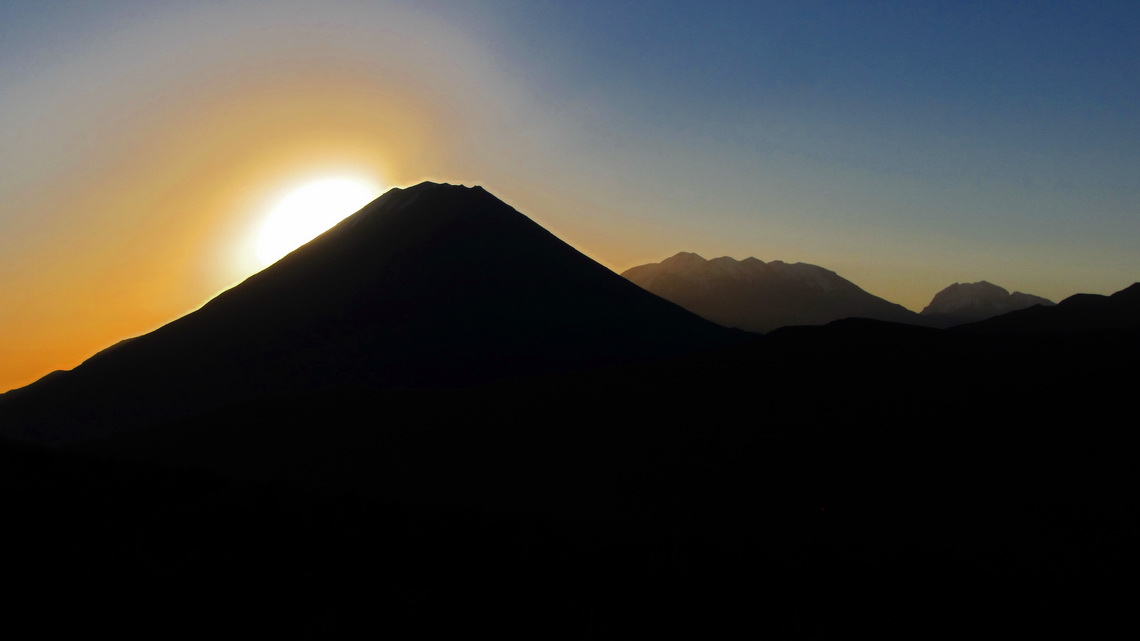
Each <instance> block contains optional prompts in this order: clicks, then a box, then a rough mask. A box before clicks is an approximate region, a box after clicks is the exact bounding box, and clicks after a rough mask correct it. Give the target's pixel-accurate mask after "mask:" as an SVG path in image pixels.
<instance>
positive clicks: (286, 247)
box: [254, 178, 382, 267]
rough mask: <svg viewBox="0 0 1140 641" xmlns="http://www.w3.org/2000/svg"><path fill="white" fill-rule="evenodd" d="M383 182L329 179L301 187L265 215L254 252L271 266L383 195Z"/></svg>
mask: <svg viewBox="0 0 1140 641" xmlns="http://www.w3.org/2000/svg"><path fill="white" fill-rule="evenodd" d="M381 191H382V190H381V188H380V186H379V185H376V184H374V183H370V182H368V181H366V180H360V179H356V178H326V179H323V180H318V181H314V182H311V183H308V184H306V185H304V186H301V187H298V188H296V189H294V190H293V191H291V192H289V193H288V194H286V195H285V197H284V198H282V199H281V200H280V201H279V202H278V203H277V204H276V205H275V206H274V207H273V209H272V210H271V211H270V212H269V214H268V215H267V216H266V217H265V220H264V222H262V224H261V228H260V231H259V232H258V234H257V241H256V244H255V246H254V252H255V253H256V255H257V259H258V261H259V262H260V263H261V265H262V266H263V267H264V266H268V265H272V264H273V263H275V262H277V261H278V260H280V259H281V258H282V257H283V256H285V255H286V254H288V253H289V252H291V251H293V250H294V249H296V248H298V247H300V246H301V245H304V244H305V243H307V242H309V241H310V240H312V239H313V238H315V237H317V236H319V235H320V234H321V233H322V232H324V231H325V230H327V229H329V228H330V227H332V226H333V225H335V224H337V223H338V222H340V221H341V220H344V219H345V218H347V217H348V216H350V215H352V214H354V213H356V212H357V211H358V210H359V209H360V208H361V207H363V206H365V205H367V204H368V203H370V202H372V201H373V200H374V199H376V198H377V197H378V196H380V193H381Z"/></svg>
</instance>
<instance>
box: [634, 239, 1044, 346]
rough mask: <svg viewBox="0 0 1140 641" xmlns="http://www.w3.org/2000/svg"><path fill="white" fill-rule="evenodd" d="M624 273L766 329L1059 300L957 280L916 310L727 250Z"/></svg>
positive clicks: (690, 304) (740, 323) (839, 281)
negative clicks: (729, 253)
mask: <svg viewBox="0 0 1140 641" xmlns="http://www.w3.org/2000/svg"><path fill="white" fill-rule="evenodd" d="M622 276H624V277H625V278H627V279H629V280H630V281H632V282H634V283H636V284H638V285H640V286H641V287H643V288H645V289H646V290H648V291H651V292H653V293H654V294H657V295H658V296H660V297H662V298H664V299H666V300H670V301H672V302H674V303H677V304H678V305H680V306H681V307H684V308H685V309H687V310H689V311H691V312H693V313H695V314H697V315H699V316H701V317H703V318H706V319H708V320H711V321H713V322H715V323H718V324H720V325H724V326H726V327H738V328H740V329H744V330H748V331H752V332H763V333H766V332H770V331H772V330H774V329H778V328H780V327H787V326H793V325H824V324H826V323H830V322H831V321H835V320H840V319H843V318H870V319H875V320H882V321H888V322H895V323H909V324H914V325H924V326H927V327H951V326H953V325H959V324H962V323H969V322H975V321H980V320H983V319H986V318H990V317H993V316H997V315H1000V314H1004V313H1007V312H1011V311H1014V310H1017V309H1024V308H1026V307H1031V306H1033V305H1052V304H1053V303H1052V301H1049V300H1047V299H1045V298H1042V297H1040V296H1033V295H1030V294H1023V293H1021V292H1014V293H1013V294H1010V293H1009V292H1008V291H1006V290H1005V289H1002V288H1001V287H998V286H996V285H991V284H990V283H987V282H985V281H982V282H979V283H965V284H959V283H954V284H953V285H951V286H949V287H947V288H946V289H944V290H942V291H941V292H938V293H937V294H936V295H935V296H934V299H933V300H932V301H931V302H930V305H928V306H927V307H926V308H925V309H923V310H922V312H921V314H916V313H914V312H912V311H910V310H909V309H906V308H905V307H903V306H902V305H898V304H896V303H892V302H890V301H887V300H884V299H882V298H879V297H878V296H874V295H872V294H869V293H867V292H866V291H864V290H863V289H861V288H860V287H859V286H857V285H855V284H854V283H852V282H851V281H849V280H847V279H845V278H843V277H841V276H839V275H838V274H836V273H835V272H833V271H830V270H827V269H824V268H822V267H818V266H816V265H809V264H806V263H791V264H789V263H785V262H783V261H779V260H776V261H772V262H769V263H765V262H764V261H761V260H759V259H756V258H746V259H744V260H740V261H738V260H735V259H732V258H729V257H727V256H725V257H721V258H714V259H712V260H705V259H704V258H702V257H701V256H698V255H697V254H694V253H691V252H681V253H679V254H677V255H675V256H672V257H671V258H667V259H665V260H663V261H661V262H660V263H650V264H647V265H640V266H638V267H633V268H631V269H629V270H626V271H625V272H623V273H622Z"/></svg>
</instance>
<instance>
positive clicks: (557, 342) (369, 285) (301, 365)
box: [5, 182, 738, 441]
mask: <svg viewBox="0 0 1140 641" xmlns="http://www.w3.org/2000/svg"><path fill="white" fill-rule="evenodd" d="M734 340H738V337H737V335H735V334H732V333H730V332H727V331H726V330H723V329H722V328H719V327H717V326H715V325H713V324H711V323H708V322H706V321H704V320H702V319H700V318H698V317H697V316H695V315H693V314H690V313H689V312H686V311H685V310H683V309H681V308H679V307H677V306H675V305H673V304H671V303H669V302H667V301H664V300H661V299H659V298H657V297H655V296H653V295H651V294H649V293H647V292H645V291H643V290H642V289H640V288H638V287H637V286H635V285H633V284H632V283H629V282H628V281H626V280H625V279H623V278H621V277H619V276H618V275H616V274H614V273H613V272H611V271H610V270H608V269H607V268H605V267H603V266H602V265H599V264H598V263H596V262H594V261H593V260H591V259H590V258H588V257H586V256H584V255H583V254H581V253H580V252H578V251H577V250H576V249H574V248H573V247H571V246H570V245H567V244H566V243H565V242H563V241H561V240H560V239H558V238H557V237H555V236H554V235H553V234H551V233H550V232H548V231H547V230H545V229H543V228H542V227H541V226H540V225H538V224H537V223H535V222H534V221H532V220H531V219H529V218H527V217H526V216H524V215H523V214H521V213H519V212H518V211H516V210H515V209H514V208H512V207H511V206H509V205H507V204H506V203H504V202H502V201H501V200H499V199H497V198H495V197H494V196H492V195H491V194H490V193H489V192H487V191H486V190H484V189H482V188H479V187H464V186H457V185H447V184H437V183H430V182H425V183H420V184H419V185H415V186H414V187H409V188H406V189H393V190H391V191H389V192H387V193H385V194H384V195H383V196H381V197H379V198H377V199H376V200H375V201H373V202H372V203H370V204H369V205H367V206H365V207H364V208H363V209H361V210H360V211H359V212H357V213H355V214H353V215H352V216H349V217H348V218H346V219H345V220H343V221H341V222H340V223H339V224H337V225H336V226H334V227H333V228H332V229H330V230H329V231H327V232H325V233H324V234H322V235H320V236H318V237H317V238H315V239H314V240H313V241H311V242H309V243H307V244H306V245H304V246H302V247H300V248H298V249H297V250H295V251H294V252H292V253H291V254H289V255H288V256H286V257H285V258H283V259H281V260H280V261H278V262H277V263H275V264H273V265H271V266H270V267H268V268H266V269H265V270H263V271H262V272H260V273H258V274H255V275H254V276H251V277H250V278H248V279H246V281H244V282H243V283H241V284H240V285H238V286H236V287H234V288H233V289H230V290H228V291H226V292H224V293H223V294H221V295H219V296H218V297H216V298H215V299H214V300H212V301H210V302H209V303H207V304H206V305H204V306H203V307H202V308H201V309H199V310H197V311H196V312H194V313H192V314H189V315H187V316H185V317H183V318H180V319H178V320H176V321H174V322H172V323H170V324H168V325H166V326H164V327H162V328H160V329H158V330H156V331H154V332H151V333H150V334H147V335H145V336H140V337H138V338H136V339H134V340H131V341H129V342H126V343H123V344H120V345H118V346H116V347H115V348H114V349H112V350H106V351H105V352H103V353H100V354H98V355H96V356H95V357H93V358H91V359H89V360H88V361H87V362H85V363H84V364H83V365H81V366H80V367H78V368H76V369H75V370H73V371H71V372H66V373H63V374H60V375H57V376H54V377H52V378H51V379H50V380H44V381H42V383H36V384H33V385H32V386H30V387H29V388H25V389H24V390H21V391H20V392H19V394H17V395H16V396H19V397H20V398H18V399H17V398H9V399H7V401H8V402H6V403H5V411H6V412H9V414H8V417H12V416H13V415H14V414H18V415H19V418H18V419H13V420H9V421H7V424H6V425H15V426H16V427H15V429H9V430H8V433H9V434H13V435H17V436H22V437H25V438H32V439H37V440H47V441H70V440H82V439H86V438H93V437H97V436H100V435H104V434H107V433H111V432H114V431H119V430H122V429H125V428H129V427H138V426H141V425H145V424H148V423H151V422H154V421H158V420H163V419H164V418H168V417H170V416H173V415H181V414H186V413H190V412H196V411H201V410H203V409H206V408H209V407H215V406H218V405H221V404H226V403H230V402H237V401H239V400H241V399H243V398H250V397H256V396H259V395H266V394H281V393H291V392H293V391H303V390H308V389H314V388H320V387H327V386H329V385H343V384H351V385H355V384H367V385H371V386H379V387H388V386H401V387H409V386H410V387H438V386H454V385H469V384H475V383H480V382H483V381H491V380H495V379H500V378H504V377H516V376H534V375H542V374H548V373H557V372H562V371H569V370H574V369H582V368H590V367H596V366H602V365H607V364H611V363H617V362H626V361H635V360H644V359H653V358H660V357H666V356H670V355H679V354H682V353H686V352H691V351H694V350H700V349H706V348H710V347H715V346H720V345H724V344H727V343H729V342H732V341H734ZM13 413H14V414H13ZM81 416H82V417H84V418H83V420H78V418H79V417H81ZM8 417H5V418H8ZM58 425H67V426H70V428H69V429H72V432H70V433H61V432H59V431H53V430H54V427H53V426H58ZM76 426H80V427H76ZM76 430H78V431H76Z"/></svg>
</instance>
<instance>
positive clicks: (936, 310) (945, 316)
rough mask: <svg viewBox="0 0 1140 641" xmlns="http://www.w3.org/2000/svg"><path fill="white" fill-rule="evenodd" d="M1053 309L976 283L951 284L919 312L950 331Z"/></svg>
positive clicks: (1043, 301) (1036, 299)
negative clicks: (1016, 313) (1023, 311)
mask: <svg viewBox="0 0 1140 641" xmlns="http://www.w3.org/2000/svg"><path fill="white" fill-rule="evenodd" d="M1034 305H1045V306H1049V305H1053V301H1051V300H1049V299H1047V298H1042V297H1040V296H1034V295H1033V294H1023V293H1021V292H1013V293H1012V294H1011V293H1009V291H1007V290H1006V289H1005V288H1004V287H999V286H997V285H994V284H993V283H988V282H986V281H984V280H983V281H979V282H976V283H954V284H953V285H950V286H949V287H947V288H946V289H943V290H942V291H940V292H938V293H937V294H935V295H934V298H933V299H932V300H931V301H930V304H929V305H927V306H926V307H925V308H924V309H923V310H922V312H921V316H923V317H924V320H926V321H928V322H929V323H930V324H933V325H936V326H940V327H950V326H952V325H959V324H961V323H972V322H976V321H980V320H983V319H986V318H992V317H994V316H1000V315H1001V314H1008V313H1009V312H1013V311H1017V310H1019V309H1025V308H1027V307H1033V306H1034Z"/></svg>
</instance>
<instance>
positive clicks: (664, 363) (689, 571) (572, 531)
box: [0, 185, 1140, 639]
mask: <svg viewBox="0 0 1140 641" xmlns="http://www.w3.org/2000/svg"><path fill="white" fill-rule="evenodd" d="M421 207H422V208H421ZM409 213H416V215H414V216H409V215H408V214H409ZM681 258H685V257H684V256H682V257H681ZM697 258H699V257H697ZM690 260H694V261H696V259H693V258H690ZM706 262H716V261H706ZM734 262H735V261H733V263H734ZM743 262H747V261H743ZM757 262H759V261H757ZM733 263H728V262H725V261H721V263H719V264H718V266H723V267H726V268H732V265H733ZM737 265H739V264H737ZM523 266H526V267H527V268H526V269H522V268H521V267H523ZM777 269H780V268H777ZM797 273H801V274H804V273H809V274H810V273H815V272H814V271H812V270H802V271H800V272H797ZM824 282H825V283H826V282H830V281H829V280H827V279H826V278H824ZM1138 295H1140V286H1133V287H1130V288H1129V289H1127V290H1125V291H1123V292H1118V293H1117V294H1115V295H1113V296H1111V297H1103V296H1078V297H1073V298H1070V299H1067V300H1066V301H1063V302H1062V303H1061V304H1060V305H1057V306H1056V307H1051V308H1043V307H1034V308H1031V309H1027V310H1022V311H1020V312H1013V313H1012V314H1007V315H1005V316H1002V317H999V318H997V319H993V321H991V322H994V323H999V322H1000V323H1005V324H1010V323H1012V325H1011V326H1010V327H1012V329H1010V330H1009V331H1008V332H1005V333H1001V332H983V331H971V330H970V329H969V328H970V327H971V326H966V327H965V328H962V329H957V330H954V331H946V330H939V329H932V328H928V327H919V326H914V325H908V324H899V323H890V322H884V321H877V320H870V319H860V318H849V319H844V320H837V321H834V322H831V323H828V324H826V325H821V326H796V327H785V328H782V329H778V330H775V331H772V332H770V333H769V334H768V335H766V336H763V337H757V336H754V335H745V334H744V333H743V332H733V331H729V330H725V329H723V328H718V327H716V326H713V325H711V324H709V323H707V322H706V321H702V320H700V319H698V318H696V317H694V316H693V315H691V314H689V313H687V312H684V311H683V310H681V309H680V308H678V307H676V306H674V305H672V304H671V303H668V302H666V301H663V300H660V299H657V298H655V297H653V296H652V295H651V294H649V293H647V292H645V291H643V290H641V289H639V288H637V287H636V286H634V285H633V284H631V283H629V282H627V281H625V280H622V279H620V278H618V277H617V276H616V275H613V274H612V273H610V272H608V271H607V270H604V269H603V268H601V267H599V266H597V265H596V264H595V263H593V262H591V261H588V260H585V259H583V258H581V256H580V255H579V254H577V252H575V251H574V250H572V249H570V248H569V247H567V246H565V245H564V244H562V243H561V242H560V241H557V240H556V239H554V238H553V237H552V236H550V235H549V234H547V233H546V232H545V231H543V230H541V228H539V227H538V226H537V225H535V224H534V223H531V222H530V221H529V220H527V219H525V218H523V217H522V216H521V214H518V213H517V212H515V211H514V210H512V209H510V208H509V207H506V206H505V205H502V204H501V203H499V202H498V201H497V200H494V199H493V198H492V197H490V196H489V195H487V194H486V193H485V192H483V191H482V190H468V189H464V188H459V187H450V186H440V185H420V186H418V187H415V188H412V189H408V190H402V191H400V190H397V191H394V192H390V193H389V194H386V195H385V196H384V197H382V198H381V199H380V200H379V201H377V202H376V203H374V204H373V205H371V206H369V207H368V208H365V209H364V210H362V211H361V212H360V213H359V214H357V215H356V216H355V217H353V218H350V219H348V220H347V221H346V223H345V224H342V225H341V226H339V227H337V228H335V229H334V230H332V231H330V232H329V233H328V234H326V235H325V236H322V237H321V238H320V239H318V240H317V241H314V243H311V244H310V245H307V246H306V247H304V248H302V249H301V250H298V252H295V253H294V254H292V255H290V256H289V257H287V258H286V259H284V260H283V261H282V262H280V263H278V264H277V265H275V266H274V267H272V268H270V269H269V270H266V271H265V272H262V273H261V274H259V275H257V276H255V277H253V278H251V279H250V280H248V281H247V282H246V283H244V284H242V285H241V286H239V287H237V288H235V289H234V290H231V291H230V292H228V293H227V294H224V295H223V296H221V297H219V298H218V299H215V301H213V302H211V303H210V304H208V305H207V306H205V307H204V308H202V310H199V311H198V312H196V313H194V314H191V315H189V316H187V317H185V318H183V319H181V320H179V321H176V322H175V323H172V324H171V325H168V326H167V327H165V328H163V329H162V330H159V331H158V332H155V333H153V334H148V335H146V336H143V337H139V338H137V339H134V340H131V341H128V342H125V343H122V344H120V345H117V346H115V347H114V348H112V349H110V350H108V351H106V352H104V353H103V354H101V355H99V356H97V357H95V358H93V359H91V361H89V362H88V363H86V364H84V365H83V366H81V367H80V368H78V369H77V370H76V371H74V372H71V373H60V374H56V375H54V376H52V377H51V378H49V379H47V380H45V381H42V382H41V383H38V384H36V385H34V386H32V387H30V388H25V389H24V390H19V391H17V392H14V393H11V394H8V395H6V396H5V397H3V398H2V403H0V421H3V425H4V428H5V430H6V431H7V432H9V433H19V434H23V435H28V434H36V435H38V436H40V437H41V438H42V439H43V440H45V441H51V442H61V441H76V442H72V443H71V444H70V445H67V446H65V447H54V448H47V447H41V446H37V445H33V444H30V443H27V442H16V441H9V440H0V463H3V465H0V505H3V506H4V510H5V512H4V516H5V519H6V521H5V527H3V528H0V549H3V550H5V551H6V552H8V557H7V558H8V562H7V563H6V564H5V568H4V572H3V573H0V601H2V602H3V603H5V604H6V611H5V616H6V620H5V621H4V624H5V628H4V629H5V630H6V631H9V632H10V634H12V635H13V636H20V634H19V632H21V630H20V627H21V626H23V625H26V626H29V630H30V631H32V632H35V633H36V634H40V635H43V634H52V633H54V634H56V635H57V636H58V635H77V634H85V633H89V631H90V630H91V629H95V628H105V629H114V630H116V634H118V635H119V636H134V637H140V638H141V637H147V638H153V637H154V636H156V632H157V633H158V636H161V635H167V636H169V632H171V631H172V630H177V631H178V632H182V633H191V634H195V633H196V634H200V635H205V634H216V633H217V631H219V630H225V631H227V632H232V633H235V634H238V635H241V636H254V635H257V636H281V637H318V638H337V637H346V636H354V635H359V634H360V633H361V632H362V631H363V632H364V633H369V632H375V633H376V634H377V635H387V636H392V637H396V638H410V637H421V638H422V637H432V638H435V637H440V638H450V637H456V636H460V635H464V634H470V631H471V630H473V629H476V630H494V633H495V635H496V637H497V638H520V639H521V638H526V639H533V638H544V639H545V638H565V639H582V638H604V639H611V638H612V639H628V638H655V639H667V638H677V639H695V638H716V639H720V638H767V637H771V638H790V639H825V638H853V637H861V636H867V635H870V636H874V637H875V638H899V639H913V638H916V637H917V638H930V637H943V638H962V637H967V636H970V635H975V636H976V634H977V631H978V630H980V629H984V630H986V631H987V632H992V633H994V634H997V635H1000V636H1005V637H1017V638H1020V637H1024V636H1039V635H1042V633H1049V634H1051V635H1054V636H1055V635H1057V634H1062V635H1064V636H1072V637H1078V638H1084V637H1090V638H1092V637H1096V638H1099V637H1104V636H1108V635H1109V633H1116V632H1117V631H1118V630H1120V629H1121V626H1122V625H1126V624H1127V623H1128V621H1130V618H1129V617H1131V612H1132V609H1133V608H1132V601H1131V598H1130V595H1131V590H1130V589H1129V588H1130V586H1131V583H1132V578H1133V577H1132V576H1131V574H1130V573H1129V572H1128V571H1127V570H1126V568H1127V567H1128V566H1127V560H1128V559H1130V558H1131V556H1132V550H1133V548H1134V535H1133V530H1134V529H1135V514H1134V511H1133V510H1131V508H1130V507H1129V506H1130V505H1131V489H1130V488H1131V487H1132V486H1133V485H1134V483H1133V482H1130V481H1128V479H1129V478H1131V477H1132V476H1134V467H1135V463H1134V460H1133V458H1134V456H1133V452H1135V449H1136V445H1137V443H1136V437H1135V434H1134V430H1131V429H1128V427H1127V426H1126V425H1124V424H1123V423H1121V420H1120V417H1119V409H1118V406H1119V405H1120V404H1121V403H1120V399H1127V398H1130V395H1131V394H1133V393H1134V390H1133V387H1134V378H1135V377H1134V369H1135V363H1136V361H1137V359H1140V328H1138V326H1137V323H1136V322H1135V321H1136V319H1137V317H1138V315H1137V313H1136V306H1137V305H1136V303H1137V298H1138ZM1043 314H1047V315H1043ZM1011 319H1012V320H1011ZM1041 319H1046V320H1041ZM1013 321H1017V322H1016V323H1014V322H1013ZM984 327H985V325H983V328H984ZM1041 327H1046V328H1048V329H1050V331H1047V332H1046V331H1039V330H1040V328H1041ZM1074 327H1076V328H1078V329H1077V330H1073V328H1074ZM1058 328H1061V329H1058ZM1003 331H1004V330H1003ZM742 335H743V337H744V339H745V340H741V336H742ZM203 399H204V400H203ZM180 403H181V404H180ZM172 407H173V408H175V409H176V410H177V411H171V408H172ZM41 418H43V419H44V421H43V422H37V421H38V419H41ZM13 420H19V421H23V422H22V423H18V424H16V426H15V428H13V423H12V421H13ZM68 421H70V422H68ZM130 425H145V426H146V427H145V429H133V430H132V429H119V428H122V427H126V426H130ZM29 426H31V427H29ZM53 426H54V427H53ZM55 430H58V431H55ZM112 432H113V433H112ZM99 434H109V435H107V436H104V437H103V438H90V437H92V436H96V435H99Z"/></svg>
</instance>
